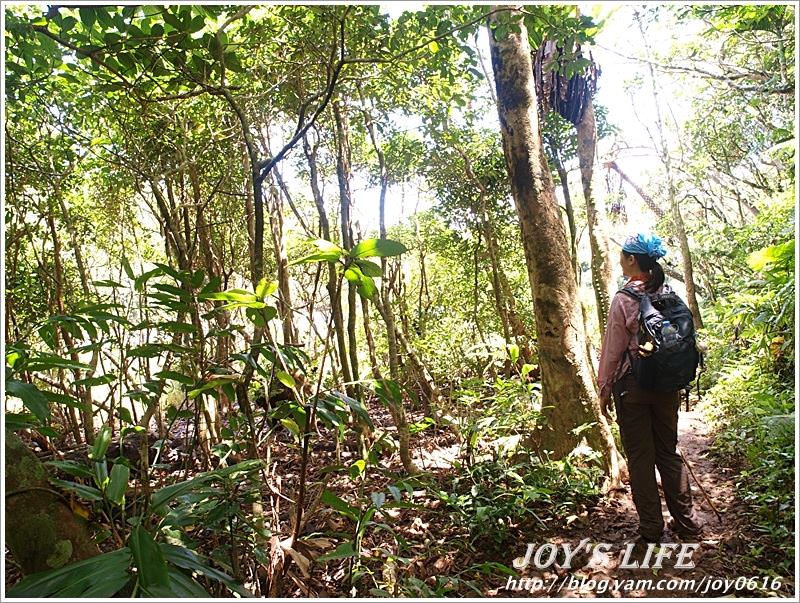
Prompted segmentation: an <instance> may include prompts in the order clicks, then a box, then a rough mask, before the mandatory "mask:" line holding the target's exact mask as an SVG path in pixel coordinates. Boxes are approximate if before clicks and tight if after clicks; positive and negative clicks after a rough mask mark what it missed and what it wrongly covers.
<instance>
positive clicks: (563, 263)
mask: <svg viewBox="0 0 800 603" xmlns="http://www.w3.org/2000/svg"><path fill="white" fill-rule="evenodd" d="M509 10H510V11H513V10H514V9H509ZM497 21H498V14H497V13H494V14H493V15H492V16H491V17H489V26H490V32H489V45H490V48H491V52H492V66H493V68H494V74H495V82H496V86H497V111H498V116H499V118H500V126H501V132H502V137H503V150H504V153H505V158H506V164H507V168H508V173H509V179H510V182H511V190H512V193H513V196H514V202H515V205H516V208H517V214H518V216H519V222H520V227H521V230H522V242H523V248H524V252H525V262H526V264H527V267H528V275H529V278H530V283H531V292H532V294H533V306H534V307H533V310H534V315H535V317H536V327H537V336H538V342H539V358H540V366H541V374H542V406H543V409H544V413H545V420H546V424H547V425H546V428H545V429H544V430H543V432H542V434H541V445H542V447H543V448H545V449H547V450H551V451H552V452H553V454H554V456H555V457H556V458H562V457H564V456H565V455H567V454H568V453H569V452H570V451H571V450H572V449H573V448H574V447H575V446H576V445H577V444H578V443H579V441H580V439H581V436H578V435H577V434H576V429H575V428H576V427H578V426H580V425H583V424H586V423H589V424H594V426H593V427H592V428H590V429H588V430H587V431H586V432H585V433H586V437H587V438H588V440H589V443H590V444H592V445H594V446H595V447H596V448H598V449H600V450H602V452H603V455H604V458H605V461H606V466H607V470H608V474H609V476H610V478H611V484H612V486H615V485H616V484H617V483H618V482H619V480H620V477H621V471H622V462H623V461H622V459H621V457H620V455H619V453H618V451H617V449H616V446H615V444H614V438H613V436H612V433H611V429H610V426H609V424H608V421H607V420H606V418H605V416H604V415H603V413H602V412H601V410H600V404H599V399H598V397H597V394H596V391H595V388H594V385H593V383H592V376H591V371H590V368H589V365H590V359H589V358H588V357H587V355H586V345H585V330H584V326H583V317H582V316H581V309H580V304H579V302H578V296H577V286H576V284H575V279H574V278H573V276H572V259H571V254H570V249H569V241H568V239H567V233H566V230H565V228H564V223H563V221H562V219H561V215H560V210H559V207H558V203H557V201H556V198H555V193H554V185H553V181H552V179H551V177H550V169H549V167H548V166H547V161H546V159H545V156H544V149H543V146H542V140H541V133H540V129H539V121H538V117H537V102H536V89H535V86H534V82H533V69H532V64H531V50H530V45H529V42H528V32H527V30H526V29H525V25H524V23H523V22H522V19H519V20H518V21H517V25H518V26H519V28H520V33H508V34H507V35H506V36H504V37H501V38H496V37H495V35H496V34H495V32H493V31H491V30H492V29H493V26H494V25H495V24H496V23H497Z"/></svg>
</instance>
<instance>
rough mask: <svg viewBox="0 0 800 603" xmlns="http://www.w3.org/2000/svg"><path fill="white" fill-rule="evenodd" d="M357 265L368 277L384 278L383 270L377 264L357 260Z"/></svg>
mask: <svg viewBox="0 0 800 603" xmlns="http://www.w3.org/2000/svg"><path fill="white" fill-rule="evenodd" d="M356 265H357V266H358V267H359V268H361V272H363V273H364V274H365V275H366V276H371V277H373V278H381V277H382V276H383V270H382V269H381V267H380V266H379V265H378V264H376V263H375V262H370V261H369V260H356Z"/></svg>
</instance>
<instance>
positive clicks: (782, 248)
mask: <svg viewBox="0 0 800 603" xmlns="http://www.w3.org/2000/svg"><path fill="white" fill-rule="evenodd" d="M791 257H794V241H793V240H792V241H787V242H786V243H782V244H780V245H772V246H771V247H764V248H763V249H759V250H757V251H754V252H753V253H751V254H750V255H749V256H747V265H748V266H750V268H751V269H752V270H753V271H755V272H759V271H760V270H763V269H764V268H765V267H767V266H768V265H770V264H775V263H782V261H783V260H784V259H787V258H791Z"/></svg>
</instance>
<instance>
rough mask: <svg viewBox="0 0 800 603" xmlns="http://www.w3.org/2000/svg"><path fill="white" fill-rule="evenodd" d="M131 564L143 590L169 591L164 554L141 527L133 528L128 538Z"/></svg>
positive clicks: (167, 571)
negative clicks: (163, 589) (161, 589)
mask: <svg viewBox="0 0 800 603" xmlns="http://www.w3.org/2000/svg"><path fill="white" fill-rule="evenodd" d="M128 547H129V548H130V550H131V553H133V562H134V563H135V565H136V568H137V570H138V577H139V584H140V585H141V586H142V587H143V588H151V587H161V588H165V589H169V570H168V569H167V562H166V560H165V559H164V554H163V553H162V552H161V548H160V547H159V546H158V544H157V543H156V541H155V540H153V537H152V536H151V535H150V533H149V532H148V531H147V530H145V529H144V528H143V527H142V526H140V525H138V526H136V527H134V528H133V530H132V531H131V535H130V537H129V538H128Z"/></svg>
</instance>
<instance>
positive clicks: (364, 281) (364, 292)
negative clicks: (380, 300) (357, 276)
mask: <svg viewBox="0 0 800 603" xmlns="http://www.w3.org/2000/svg"><path fill="white" fill-rule="evenodd" d="M356 291H358V294H359V295H360V296H361V297H364V298H366V299H370V300H371V299H372V298H373V297H375V294H376V293H377V292H378V288H377V287H376V286H375V281H373V280H372V279H371V278H370V277H368V276H364V277H362V278H361V282H360V283H359V284H358V287H357V289H356Z"/></svg>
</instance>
